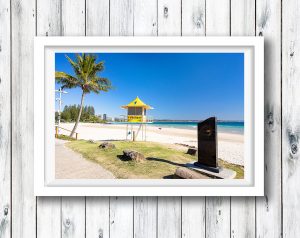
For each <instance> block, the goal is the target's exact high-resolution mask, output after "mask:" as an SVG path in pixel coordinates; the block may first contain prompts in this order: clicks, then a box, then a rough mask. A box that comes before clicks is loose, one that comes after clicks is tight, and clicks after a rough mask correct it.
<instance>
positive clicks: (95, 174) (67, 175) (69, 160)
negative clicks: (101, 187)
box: [55, 139, 115, 179]
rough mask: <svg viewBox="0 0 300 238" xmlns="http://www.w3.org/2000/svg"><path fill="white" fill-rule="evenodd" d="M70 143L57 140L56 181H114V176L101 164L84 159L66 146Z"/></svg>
mask: <svg viewBox="0 0 300 238" xmlns="http://www.w3.org/2000/svg"><path fill="white" fill-rule="evenodd" d="M67 142H68V141H64V140H59V139H55V178H56V179H114V178H115V177H114V175H113V174H112V173H111V172H109V171H107V170H105V169H104V168H102V167H101V166H100V165H99V164H97V163H95V162H92V161H90V160H87V159H85V158H83V157H82V156H81V155H80V154H78V153H76V152H74V151H73V150H71V149H70V148H67V147H66V146H65V143H67Z"/></svg>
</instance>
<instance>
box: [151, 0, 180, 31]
mask: <svg viewBox="0 0 300 238" xmlns="http://www.w3.org/2000/svg"><path fill="white" fill-rule="evenodd" d="M157 7H158V9H157V12H158V16H157V17H158V35H160V36H180V35H181V0H158V6H157Z"/></svg>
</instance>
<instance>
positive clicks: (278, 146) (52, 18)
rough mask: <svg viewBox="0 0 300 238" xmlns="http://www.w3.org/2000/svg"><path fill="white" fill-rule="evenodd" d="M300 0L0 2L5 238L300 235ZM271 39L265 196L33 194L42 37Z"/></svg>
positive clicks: (0, 175) (0, 188) (0, 204)
mask: <svg viewBox="0 0 300 238" xmlns="http://www.w3.org/2000/svg"><path fill="white" fill-rule="evenodd" d="M299 12H300V3H299V2H298V0H285V1H281V0H256V1H255V0H26V1H24V0H11V1H9V0H0V23H1V25H0V237H1V238H8V237H14V238H19V237H24V238H34V237H40V238H47V237H49V238H50V237H51V238H56V237H74V238H83V237H99V238H103V237H105V238H108V237H111V238H119V237H121V238H123V237H124V238H127V237H128V238H129V237H132V238H133V237H135V238H139V237H141V238H154V237H158V238H177V237H185V238H190V237H270V238H273V237H291V238H294V237H300V215H298V213H299V212H298V211H299V210H300V199H299V197H300V188H299V186H298V184H299V179H300V168H299V166H300V165H299V158H300V155H299V146H300V145H299V141H300V123H299V122H300V120H299V118H300V99H299V95H300V73H299V72H300V56H299V55H300V47H299V38H300V35H299V34H300V21H299V19H300V13H299ZM35 35H38V36H67V35H68V36H84V35H86V36H108V35H111V36H121V35H122V36H133V35H134V36H140V35H147V36H168V35H177V36H180V35H182V36H190V35H194V36H199V37H204V36H206V35H207V36H217V35H224V36H229V35H232V36H235V35H239V36H243V35H257V36H264V37H265V148H266V149H265V180H266V181H265V187H266V189H265V193H266V196H264V197H261V198H254V197H250V198H243V197H238V198H229V197H228V198H226V197H193V198H188V197H182V198H181V197H159V198H157V197H135V198H133V197H103V198H98V197H76V198H72V197H71V198H69V197H47V198H35V197H34V196H33V123H34V122H33V100H34V98H33V37H34V36H35Z"/></svg>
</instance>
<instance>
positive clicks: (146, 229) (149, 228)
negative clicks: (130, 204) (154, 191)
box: [134, 197, 157, 238]
mask: <svg viewBox="0 0 300 238" xmlns="http://www.w3.org/2000/svg"><path fill="white" fill-rule="evenodd" d="M134 237H135V238H156V237H157V197H136V198H134Z"/></svg>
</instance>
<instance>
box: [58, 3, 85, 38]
mask: <svg viewBox="0 0 300 238" xmlns="http://www.w3.org/2000/svg"><path fill="white" fill-rule="evenodd" d="M61 1H62V2H61V6H62V9H61V12H62V35H64V36H80V35H81V36H83V35H85V0H76V1H73V0H61Z"/></svg>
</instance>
